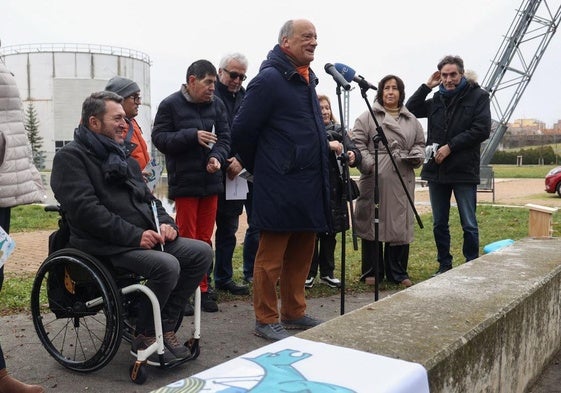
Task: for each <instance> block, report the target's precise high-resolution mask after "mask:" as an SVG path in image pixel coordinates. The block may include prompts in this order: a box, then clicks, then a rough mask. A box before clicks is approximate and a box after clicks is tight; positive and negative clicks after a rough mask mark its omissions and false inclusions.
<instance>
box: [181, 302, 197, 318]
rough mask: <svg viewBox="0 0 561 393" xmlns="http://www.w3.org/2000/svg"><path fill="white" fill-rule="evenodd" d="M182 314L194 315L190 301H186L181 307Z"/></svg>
mask: <svg viewBox="0 0 561 393" xmlns="http://www.w3.org/2000/svg"><path fill="white" fill-rule="evenodd" d="M183 315H185V316H186V317H190V316H192V315H195V309H194V308H193V305H192V304H191V301H189V300H188V301H187V304H186V305H185V308H184V309H183Z"/></svg>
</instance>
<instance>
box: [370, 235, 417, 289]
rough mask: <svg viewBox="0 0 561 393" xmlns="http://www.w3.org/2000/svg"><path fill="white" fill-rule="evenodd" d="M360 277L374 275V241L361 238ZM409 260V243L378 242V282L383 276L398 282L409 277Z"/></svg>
mask: <svg viewBox="0 0 561 393" xmlns="http://www.w3.org/2000/svg"><path fill="white" fill-rule="evenodd" d="M361 242H362V277H375V274H374V272H375V268H374V267H375V263H376V257H375V256H376V251H375V248H376V242H375V241H374V240H364V239H362V241H361ZM408 261H409V244H400V245H392V244H391V243H383V242H379V243H378V258H377V262H378V280H379V281H378V282H380V281H382V280H383V279H384V276H385V278H386V279H387V280H388V281H391V282H393V283H396V284H398V283H400V282H402V281H403V280H405V279H408V278H409V275H408V274H407V265H408Z"/></svg>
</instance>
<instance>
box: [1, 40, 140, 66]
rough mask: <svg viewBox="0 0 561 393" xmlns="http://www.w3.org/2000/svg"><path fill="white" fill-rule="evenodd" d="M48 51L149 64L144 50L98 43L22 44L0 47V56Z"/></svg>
mask: <svg viewBox="0 0 561 393" xmlns="http://www.w3.org/2000/svg"><path fill="white" fill-rule="evenodd" d="M49 52H79V53H95V54H106V55H113V56H123V57H129V58H132V59H137V60H141V61H143V62H145V63H147V64H151V62H150V56H148V55H147V54H146V53H144V52H140V51H137V50H133V49H128V48H120V47H116V46H109V45H98V44H79V43H60V44H56V43H55V44H22V45H11V46H4V47H0V57H2V56H9V55H16V54H22V53H49Z"/></svg>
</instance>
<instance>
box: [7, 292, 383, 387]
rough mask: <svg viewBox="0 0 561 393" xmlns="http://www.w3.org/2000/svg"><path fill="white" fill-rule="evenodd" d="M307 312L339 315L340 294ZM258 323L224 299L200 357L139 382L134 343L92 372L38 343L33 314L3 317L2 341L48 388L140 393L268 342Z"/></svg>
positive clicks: (349, 306) (364, 299) (186, 327)
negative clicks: (62, 362)
mask: <svg viewBox="0 0 561 393" xmlns="http://www.w3.org/2000/svg"><path fill="white" fill-rule="evenodd" d="M334 293H336V292H335V290H334ZM386 295H388V293H381V294H380V296H381V297H384V296H386ZM373 300H374V296H373V294H363V295H360V296H347V297H346V302H345V311H346V312H350V311H352V310H353V309H357V308H359V307H361V306H363V305H366V304H370V303H372V302H373ZM308 312H309V313H310V314H312V315H313V316H316V317H319V318H322V319H324V320H327V319H331V318H335V317H337V316H339V315H340V297H339V296H338V295H334V296H332V297H327V298H321V299H309V300H308ZM254 323H255V322H254V314H253V307H252V305H251V303H250V302H249V301H247V300H244V301H232V302H227V303H221V304H220V312H217V313H203V315H202V323H201V327H202V333H201V341H200V344H201V354H200V356H199V357H198V358H197V359H196V360H194V361H192V362H188V363H185V364H183V365H181V366H178V367H176V368H173V369H168V370H162V369H158V368H155V367H149V372H150V374H149V377H148V381H147V382H146V383H145V384H144V385H135V384H133V383H132V382H130V380H129V374H128V370H129V367H130V365H131V364H132V363H133V362H134V358H133V357H132V356H131V355H130V353H129V349H130V348H129V344H128V343H126V342H124V341H123V342H122V344H121V346H120V348H119V351H118V353H117V355H116V356H115V358H114V359H113V360H112V361H111V363H109V365H108V366H106V367H104V368H103V369H101V370H99V371H96V372H93V373H88V374H79V373H76V372H72V371H69V370H67V369H65V368H63V367H62V366H59V364H58V363H57V362H56V361H55V360H54V359H53V358H51V357H50V355H49V354H48V353H47V352H46V350H45V349H44V348H43V346H42V345H41V343H40V342H39V339H38V338H37V335H36V333H35V329H34V327H33V323H32V321H31V318H30V317H29V316H28V315H23V314H17V315H12V316H6V317H1V318H0V342H1V343H2V348H3V350H4V353H5V355H6V362H7V365H8V371H9V372H10V373H12V374H13V375H14V376H16V377H18V378H20V379H22V380H24V381H26V382H28V383H39V384H41V385H43V386H44V387H45V388H46V392H47V393H48V392H65V393H66V392H67V393H78V392H88V393H97V392H99V393H109V392H119V393H129V392H130V393H139V392H150V391H151V390H154V389H157V388H159V387H162V386H165V385H167V384H169V383H171V382H174V381H177V380H179V379H182V378H186V377H188V376H191V375H193V374H196V373H198V372H201V371H203V370H206V369H208V368H210V367H213V366H215V365H217V364H220V363H223V362H225V361H227V360H230V359H232V358H235V357H238V356H240V355H243V354H245V353H247V352H249V351H252V350H254V349H257V348H259V347H261V346H263V345H266V344H268V343H269V342H268V341H265V340H264V339H262V338H259V337H256V336H254V335H253V325H254ZM190 325H191V318H188V317H186V318H185V319H184V324H183V326H182V327H181V330H180V336H182V338H188V337H187V336H188V335H189V334H190V331H191V329H190ZM293 332H294V331H293ZM373 334H374V332H373Z"/></svg>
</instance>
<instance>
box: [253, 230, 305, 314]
mask: <svg viewBox="0 0 561 393" xmlns="http://www.w3.org/2000/svg"><path fill="white" fill-rule="evenodd" d="M315 241H316V234H315V233H314V232H269V231H261V236H260V238H259V249H258V250H257V255H256V256H255V266H254V268H253V308H254V311H255V319H256V320H257V322H259V323H265V324H270V323H278V322H279V310H278V301H277V282H278V283H279V288H280V299H281V308H280V318H281V319H282V320H294V319H298V318H300V317H303V316H304V314H305V313H306V294H305V289H304V283H305V281H306V278H307V277H308V272H309V270H310V264H311V263H312V256H313V254H314V246H315Z"/></svg>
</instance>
